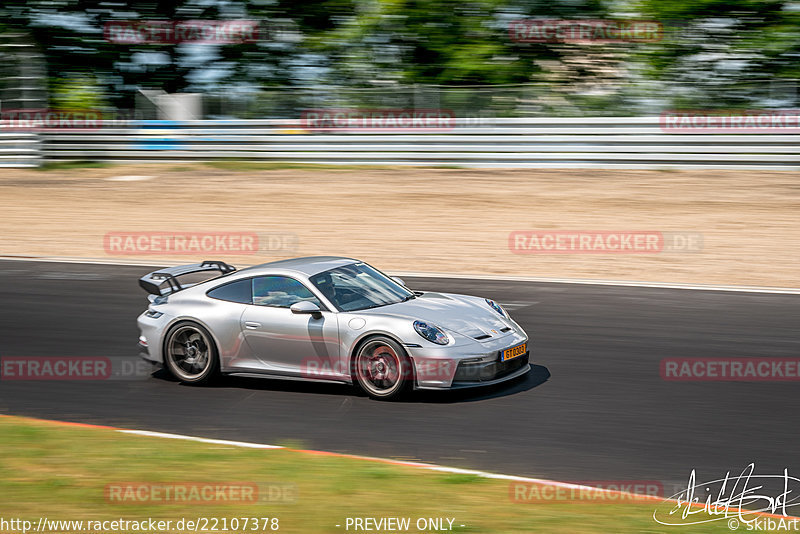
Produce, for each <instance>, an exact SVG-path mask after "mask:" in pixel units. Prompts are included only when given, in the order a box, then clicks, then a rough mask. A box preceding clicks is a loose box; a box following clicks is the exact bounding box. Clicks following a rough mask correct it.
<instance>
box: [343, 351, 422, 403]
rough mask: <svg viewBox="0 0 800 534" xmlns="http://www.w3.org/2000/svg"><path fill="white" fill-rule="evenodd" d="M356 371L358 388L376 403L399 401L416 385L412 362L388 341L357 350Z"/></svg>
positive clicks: (403, 352)
mask: <svg viewBox="0 0 800 534" xmlns="http://www.w3.org/2000/svg"><path fill="white" fill-rule="evenodd" d="M354 367H355V369H354V371H355V375H356V379H357V380H358V384H359V385H360V386H361V388H362V389H363V390H364V391H365V392H366V393H367V394H368V395H369V396H370V397H372V398H373V399H383V400H390V399H396V398H397V397H399V396H400V395H402V394H403V393H404V392H405V391H406V390H407V389H408V387H409V386H410V385H411V384H412V382H413V376H412V375H413V373H412V366H411V361H410V360H409V359H408V357H407V356H406V353H405V351H404V350H403V348H402V347H401V346H400V345H398V344H397V342H395V341H394V340H392V339H389V338H388V337H384V336H379V337H374V338H370V339H369V340H367V342H366V343H364V344H363V345H362V346H361V348H359V349H358V353H357V354H356V357H355V361H354Z"/></svg>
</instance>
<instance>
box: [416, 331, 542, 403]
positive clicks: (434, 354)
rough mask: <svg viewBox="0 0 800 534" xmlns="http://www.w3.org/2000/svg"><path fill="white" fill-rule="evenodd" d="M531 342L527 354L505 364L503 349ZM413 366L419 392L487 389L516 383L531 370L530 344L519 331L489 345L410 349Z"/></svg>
mask: <svg viewBox="0 0 800 534" xmlns="http://www.w3.org/2000/svg"><path fill="white" fill-rule="evenodd" d="M522 343H528V352H526V353H525V354H522V355H520V356H517V357H516V358H513V359H511V360H507V361H505V362H503V361H500V354H501V352H502V351H503V350H506V349H509V348H511V347H515V346H517V345H520V344H522ZM406 347H407V348H406V350H407V351H408V353H409V356H410V357H411V359H412V361H413V363H414V377H415V380H414V385H415V387H416V389H455V388H466V387H476V386H488V385H492V384H497V383H500V382H503V381H506V380H513V379H514V378H517V377H519V376H522V375H524V374H525V373H527V372H528V371H529V370H530V365H529V362H530V351H531V347H530V342H529V340H528V337H527V336H526V335H525V334H524V332H521V331H517V332H515V333H514V334H512V335H508V336H503V337H502V338H500V339H497V340H492V341H491V342H489V343H478V342H477V341H476V342H475V343H470V344H466V345H460V346H450V347H437V348H432V347H419V348H417V347H408V346H406Z"/></svg>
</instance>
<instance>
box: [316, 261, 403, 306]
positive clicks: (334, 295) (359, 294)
mask: <svg viewBox="0 0 800 534" xmlns="http://www.w3.org/2000/svg"><path fill="white" fill-rule="evenodd" d="M309 280H311V283H312V284H314V285H315V286H316V287H317V289H319V290H320V292H321V293H322V294H323V295H325V297H326V298H327V299H328V300H330V301H331V302H332V303H333V305H334V306H336V307H337V308H339V309H340V310H342V311H358V310H366V309H367V308H377V307H378V306H386V305H387V304H396V303H398V302H403V301H405V300H409V299H412V298H414V293H412V292H411V291H409V290H408V289H406V288H404V287H403V286H401V285H400V284H398V283H397V282H395V281H394V280H392V279H391V278H389V277H388V276H386V275H385V274H383V273H381V272H380V271H378V270H377V269H375V268H373V267H370V266H369V265H367V264H366V263H354V264H351V265H345V266H344V267H337V268H335V269H331V270H330V271H325V272H323V273H320V274H316V275H314V276H312V277H310V278H309Z"/></svg>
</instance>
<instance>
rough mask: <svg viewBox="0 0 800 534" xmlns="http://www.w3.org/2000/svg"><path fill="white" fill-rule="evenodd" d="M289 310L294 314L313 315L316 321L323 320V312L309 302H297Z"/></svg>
mask: <svg viewBox="0 0 800 534" xmlns="http://www.w3.org/2000/svg"><path fill="white" fill-rule="evenodd" d="M289 309H290V310H291V311H292V313H297V314H306V315H311V316H312V317H313V318H314V319H321V318H322V310H320V309H319V306H317V305H316V304H314V303H313V302H310V301H308V300H301V301H300V302H295V303H294V304H292V305H291V306H289Z"/></svg>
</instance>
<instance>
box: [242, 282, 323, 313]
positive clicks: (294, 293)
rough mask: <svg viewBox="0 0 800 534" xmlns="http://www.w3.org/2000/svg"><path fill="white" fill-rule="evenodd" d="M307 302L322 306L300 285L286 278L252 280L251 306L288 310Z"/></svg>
mask: <svg viewBox="0 0 800 534" xmlns="http://www.w3.org/2000/svg"><path fill="white" fill-rule="evenodd" d="M301 300H308V301H310V302H313V303H314V304H316V305H317V306H319V307H322V304H321V303H320V301H319V300H318V299H317V297H315V296H314V294H313V293H312V292H311V291H310V290H309V289H308V288H307V287H306V286H304V285H303V284H302V283H300V282H298V281H297V280H295V279H294V278H289V277H287V276H259V277H257V278H253V304H256V305H258V306H272V307H274V308H288V307H289V306H291V305H292V304H294V303H295V302H300V301H301Z"/></svg>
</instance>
